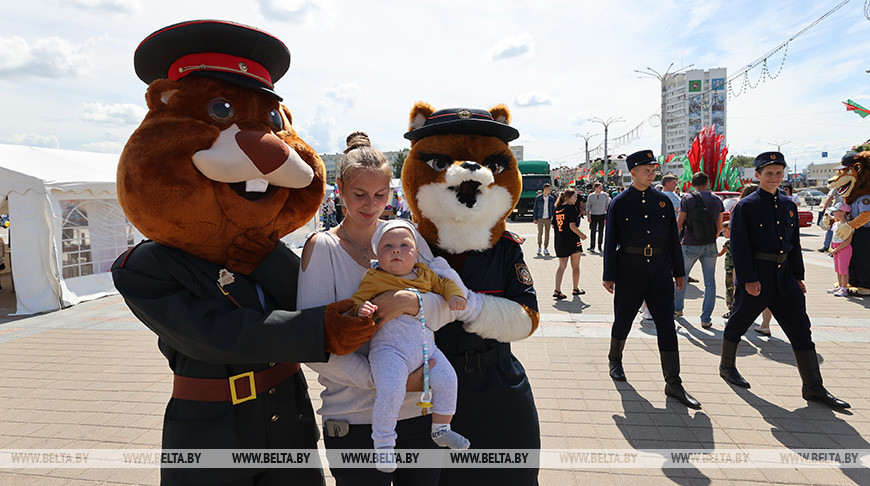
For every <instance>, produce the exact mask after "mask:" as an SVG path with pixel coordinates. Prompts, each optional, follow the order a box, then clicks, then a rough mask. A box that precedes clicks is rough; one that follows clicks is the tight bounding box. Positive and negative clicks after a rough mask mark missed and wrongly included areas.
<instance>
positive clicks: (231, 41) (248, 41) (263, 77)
mask: <svg viewBox="0 0 870 486" xmlns="http://www.w3.org/2000/svg"><path fill="white" fill-rule="evenodd" d="M133 65H134V67H135V69H136V75H137V76H139V79H141V80H142V81H145V82H146V83H149V84H150V83H151V82H152V81H155V80H157V79H165V78H168V79H173V80H178V79H181V78H183V77H185V76H188V75H194V76H209V77H213V78H218V79H222V80H224V81H226V82H229V83H232V84H235V85H238V86H242V87H245V88H250V89H253V90H256V91H261V92H263V93H265V94H268V95H269V96H272V97H274V98H277V99H278V100H279V101H281V99H282V98H281V97H280V96H278V94H277V93H275V91H274V89H275V82H276V81H278V80H279V79H280V78H281V76H283V75H284V73H286V72H287V69H289V68H290V51H289V50H288V49H287V46H286V45H284V43H283V42H281V41H280V40H278V39H277V38H276V37H274V36H272V35H270V34H267V33H266V32H263V31H262V30H258V29H256V28H253V27H248V26H247V25H242V24H237V23H233V22H226V21H223V20H191V21H187V22H181V23H178V24H174V25H170V26H168V27H164V28H162V29H160V30H158V31H156V32H154V33H153V34H151V35H149V36H148V37H146V38H145V40H143V41H142V43H140V44H139V47H137V48H136V54H135V55H134V56H133Z"/></svg>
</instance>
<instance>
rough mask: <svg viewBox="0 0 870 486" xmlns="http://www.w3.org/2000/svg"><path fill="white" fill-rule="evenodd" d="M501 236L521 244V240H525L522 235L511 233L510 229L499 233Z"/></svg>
mask: <svg viewBox="0 0 870 486" xmlns="http://www.w3.org/2000/svg"><path fill="white" fill-rule="evenodd" d="M501 237H502V238H507V239H509V240H511V241H513V242H514V243H519V244H521V245H522V244H523V242H525V241H526V239H525V238H523V237H522V236H520V235H518V234H516V233H512V232H510V231H505V232H504V233H502V234H501Z"/></svg>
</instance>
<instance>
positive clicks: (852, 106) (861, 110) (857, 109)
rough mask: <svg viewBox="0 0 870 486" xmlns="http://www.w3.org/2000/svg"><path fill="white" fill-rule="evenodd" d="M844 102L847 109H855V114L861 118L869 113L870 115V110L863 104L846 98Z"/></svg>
mask: <svg viewBox="0 0 870 486" xmlns="http://www.w3.org/2000/svg"><path fill="white" fill-rule="evenodd" d="M843 104H844V105H846V111H854V112H855V114H857V115H858V116H860V117H861V118H866V117H867V115H870V110H868V109H867V108H864V107H863V106H861V105H859V104H858V103H855V102H854V101H852V100H846V101H844V102H843Z"/></svg>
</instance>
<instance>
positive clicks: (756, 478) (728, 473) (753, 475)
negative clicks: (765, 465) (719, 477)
mask: <svg viewBox="0 0 870 486" xmlns="http://www.w3.org/2000/svg"><path fill="white" fill-rule="evenodd" d="M722 472H724V473H725V477H726V478H727V481H728V484H736V483H737V482H754V483H761V484H770V480H769V479H768V478H767V477H766V476H765V475H764V474H762V473H761V470H760V469H755V468H722Z"/></svg>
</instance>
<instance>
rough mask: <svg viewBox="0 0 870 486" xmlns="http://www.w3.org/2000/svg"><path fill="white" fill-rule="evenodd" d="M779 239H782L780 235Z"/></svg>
mask: <svg viewBox="0 0 870 486" xmlns="http://www.w3.org/2000/svg"><path fill="white" fill-rule="evenodd" d="M779 239H780V240H781V239H782V236H780V237H779ZM780 253H782V252H780Z"/></svg>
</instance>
